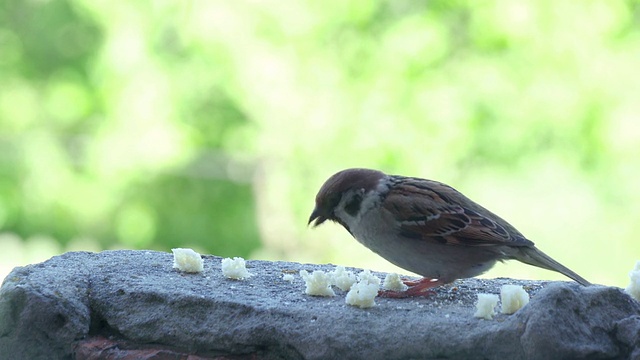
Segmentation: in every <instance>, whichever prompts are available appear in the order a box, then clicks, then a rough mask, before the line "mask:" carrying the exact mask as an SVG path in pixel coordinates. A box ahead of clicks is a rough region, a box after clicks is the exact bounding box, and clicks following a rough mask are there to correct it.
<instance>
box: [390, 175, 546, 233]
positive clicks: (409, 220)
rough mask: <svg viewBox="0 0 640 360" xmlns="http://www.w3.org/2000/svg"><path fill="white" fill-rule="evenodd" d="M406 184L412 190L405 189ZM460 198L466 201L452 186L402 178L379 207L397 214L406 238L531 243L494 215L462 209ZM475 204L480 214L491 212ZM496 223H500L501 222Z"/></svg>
mask: <svg viewBox="0 0 640 360" xmlns="http://www.w3.org/2000/svg"><path fill="white" fill-rule="evenodd" d="M405 179H406V178H405ZM408 187H412V189H410V190H409V189H408ZM416 194H420V196H416ZM401 199H402V201H400V200H401ZM460 200H466V201H464V203H469V202H470V200H468V199H466V198H464V195H462V194H461V193H459V192H458V191H456V190H455V189H453V188H452V187H450V186H447V185H444V184H442V183H439V182H436V181H425V180H421V181H419V182H418V181H416V182H406V181H405V182H402V183H397V184H396V185H395V186H394V187H393V189H392V190H390V191H389V193H388V194H387V196H386V197H385V199H384V201H383V206H385V207H392V208H393V209H394V210H395V213H396V214H398V215H397V218H396V220H398V222H400V224H401V225H400V232H401V233H402V234H403V235H404V236H406V237H409V238H414V239H422V240H425V241H434V242H438V243H442V244H448V245H466V246H495V245H505V243H509V245H512V246H518V245H520V246H530V245H533V243H532V242H531V241H529V240H527V239H526V238H524V236H522V234H520V233H519V232H517V230H515V229H514V228H513V227H512V226H511V225H509V224H508V223H506V222H505V221H504V220H502V219H500V218H499V217H497V216H495V218H496V219H492V218H489V217H487V216H484V215H482V214H480V213H479V212H478V211H475V210H472V209H469V208H465V207H463V206H461V205H460V204H461V203H463V202H462V201H460ZM471 203H472V204H474V205H477V204H475V203H473V202H471ZM477 207H479V208H480V209H482V210H484V211H483V213H485V212H486V213H488V214H490V215H493V214H492V213H491V212H489V211H488V210H486V209H483V208H481V207H480V205H477ZM410 214H411V215H410ZM415 214H420V215H419V216H416V215H415ZM500 222H504V223H505V225H502V224H500ZM510 230H511V231H510Z"/></svg>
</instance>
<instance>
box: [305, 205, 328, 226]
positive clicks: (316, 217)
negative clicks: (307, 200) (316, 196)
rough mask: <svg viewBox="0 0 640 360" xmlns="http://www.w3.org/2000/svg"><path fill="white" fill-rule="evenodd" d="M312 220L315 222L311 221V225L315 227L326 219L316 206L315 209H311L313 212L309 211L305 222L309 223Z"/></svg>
mask: <svg viewBox="0 0 640 360" xmlns="http://www.w3.org/2000/svg"><path fill="white" fill-rule="evenodd" d="M314 220H315V223H313V227H316V226H318V225H320V224H322V223H323V222H325V221H326V220H327V218H326V217H324V216H322V214H321V211H320V210H318V208H317V207H316V208H315V209H313V212H312V213H311V216H310V217H309V222H308V223H307V225H311V223H312V222H313V221H314Z"/></svg>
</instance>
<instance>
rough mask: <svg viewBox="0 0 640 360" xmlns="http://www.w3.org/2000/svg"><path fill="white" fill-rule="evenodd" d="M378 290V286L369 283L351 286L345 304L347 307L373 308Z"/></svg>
mask: <svg viewBox="0 0 640 360" xmlns="http://www.w3.org/2000/svg"><path fill="white" fill-rule="evenodd" d="M379 288H380V286H379V285H376V284H372V283H369V282H357V283H355V284H354V285H352V286H351V289H350V290H349V292H348V293H347V296H346V297H345V302H346V303H347V305H352V306H357V307H359V308H363V309H364V308H370V307H372V306H375V305H376V302H375V297H376V296H377V295H378V289H379Z"/></svg>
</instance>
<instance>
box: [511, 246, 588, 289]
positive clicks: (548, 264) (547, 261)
mask: <svg viewBox="0 0 640 360" xmlns="http://www.w3.org/2000/svg"><path fill="white" fill-rule="evenodd" d="M518 250H520V251H519V252H518V253H517V254H516V256H515V258H516V259H517V260H519V261H522V262H523V263H525V264H529V265H533V266H537V267H541V268H543V269H547V270H551V271H557V272H559V273H561V274H563V275H565V276H567V277H570V278H571V279H573V280H575V281H577V282H578V283H579V284H580V285H583V286H589V285H591V283H590V282H588V281H587V280H585V279H584V278H583V277H582V276H580V275H578V274H576V273H574V272H573V271H571V270H569V268H567V267H566V266H564V265H562V264H560V263H559V262H557V261H555V260H553V259H552V258H551V257H550V256H549V255H547V254H545V253H543V252H542V251H540V250H538V249H537V248H535V247H529V246H523V247H520V248H518Z"/></svg>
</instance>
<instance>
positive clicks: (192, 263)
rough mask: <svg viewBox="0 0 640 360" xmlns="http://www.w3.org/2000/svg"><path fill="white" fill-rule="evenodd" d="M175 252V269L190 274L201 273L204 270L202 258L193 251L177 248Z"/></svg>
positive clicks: (173, 250)
mask: <svg viewBox="0 0 640 360" xmlns="http://www.w3.org/2000/svg"><path fill="white" fill-rule="evenodd" d="M171 251H172V252H173V268H174V269H178V270H180V271H184V272H188V273H199V272H202V271H203V270H204V261H203V260H202V256H200V254H198V253H197V252H195V251H193V249H183V248H176V249H171Z"/></svg>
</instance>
